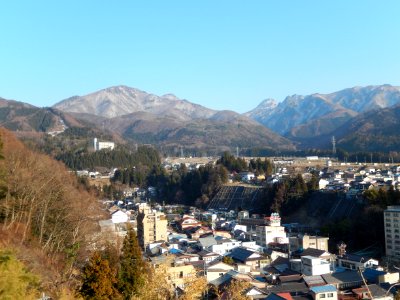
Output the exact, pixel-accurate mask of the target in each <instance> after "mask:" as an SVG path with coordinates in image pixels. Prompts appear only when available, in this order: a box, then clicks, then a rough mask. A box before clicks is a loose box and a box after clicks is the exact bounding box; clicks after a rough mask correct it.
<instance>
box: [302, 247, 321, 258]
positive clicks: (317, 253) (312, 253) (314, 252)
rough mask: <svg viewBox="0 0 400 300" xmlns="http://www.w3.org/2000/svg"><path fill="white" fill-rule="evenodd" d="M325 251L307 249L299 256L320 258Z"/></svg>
mask: <svg viewBox="0 0 400 300" xmlns="http://www.w3.org/2000/svg"><path fill="white" fill-rule="evenodd" d="M325 252H326V251H324V250H319V249H314V248H307V249H305V250H304V251H303V252H302V253H301V254H300V256H314V257H320V256H321V255H323V254H324V253H325Z"/></svg>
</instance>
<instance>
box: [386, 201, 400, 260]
mask: <svg viewBox="0 0 400 300" xmlns="http://www.w3.org/2000/svg"><path fill="white" fill-rule="evenodd" d="M384 225H385V246H386V255H387V256H389V257H391V258H395V259H399V260H400V206H388V207H387V209H386V210H385V211H384Z"/></svg>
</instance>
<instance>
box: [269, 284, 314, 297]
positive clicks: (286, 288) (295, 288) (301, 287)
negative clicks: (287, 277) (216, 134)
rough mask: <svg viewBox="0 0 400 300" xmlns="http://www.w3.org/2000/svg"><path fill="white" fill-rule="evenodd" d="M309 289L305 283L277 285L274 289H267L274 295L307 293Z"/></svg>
mask: <svg viewBox="0 0 400 300" xmlns="http://www.w3.org/2000/svg"><path fill="white" fill-rule="evenodd" d="M308 290H309V289H308V287H307V285H306V284H305V282H289V283H282V284H280V285H275V286H273V287H272V288H269V289H267V290H266V291H267V292H273V293H294V294H296V293H307V292H308Z"/></svg>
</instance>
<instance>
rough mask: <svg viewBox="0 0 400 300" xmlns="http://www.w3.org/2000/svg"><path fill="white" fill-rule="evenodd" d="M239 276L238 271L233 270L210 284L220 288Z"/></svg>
mask: <svg viewBox="0 0 400 300" xmlns="http://www.w3.org/2000/svg"><path fill="white" fill-rule="evenodd" d="M238 274H239V272H238V271H235V270H231V271H229V272H228V273H226V274H224V275H222V276H221V277H218V278H217V279H214V280H212V281H210V284H212V285H215V286H220V285H221V284H225V283H229V282H230V281H231V280H232V279H233V278H234V277H236V276H237V275H238Z"/></svg>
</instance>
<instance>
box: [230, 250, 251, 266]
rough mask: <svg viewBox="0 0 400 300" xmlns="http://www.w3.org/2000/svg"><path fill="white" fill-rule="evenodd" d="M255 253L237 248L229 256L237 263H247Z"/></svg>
mask: <svg viewBox="0 0 400 300" xmlns="http://www.w3.org/2000/svg"><path fill="white" fill-rule="evenodd" d="M254 253H256V252H254V251H251V250H248V249H246V248H242V247H236V248H233V249H232V252H231V253H229V254H228V256H230V257H232V258H233V259H234V260H236V261H241V262H243V263H244V262H246V261H247V260H248V259H249V257H250V256H251V255H253V254H254Z"/></svg>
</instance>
